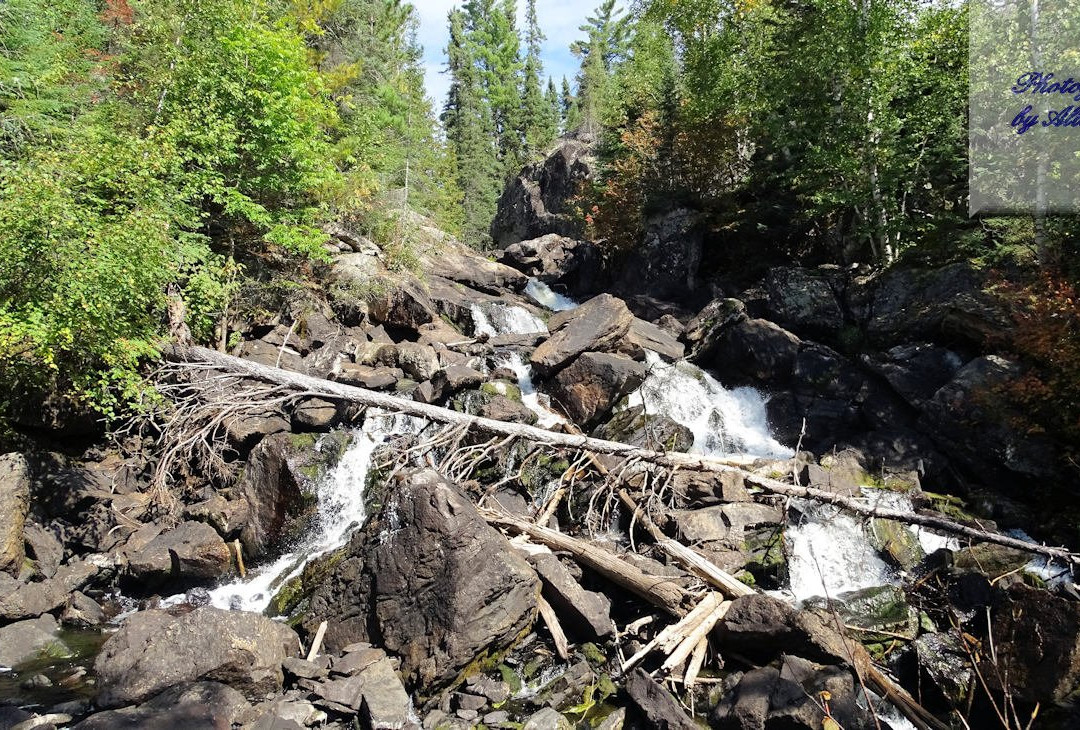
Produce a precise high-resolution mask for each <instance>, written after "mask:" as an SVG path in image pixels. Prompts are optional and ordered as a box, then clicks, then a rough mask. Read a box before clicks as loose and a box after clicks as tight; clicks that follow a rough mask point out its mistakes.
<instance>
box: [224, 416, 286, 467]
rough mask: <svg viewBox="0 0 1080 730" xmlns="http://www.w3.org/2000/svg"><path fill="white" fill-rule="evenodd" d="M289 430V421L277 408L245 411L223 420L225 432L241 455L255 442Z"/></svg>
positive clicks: (249, 449)
mask: <svg viewBox="0 0 1080 730" xmlns="http://www.w3.org/2000/svg"><path fill="white" fill-rule="evenodd" d="M288 430H289V421H288V420H287V419H286V418H285V413H284V412H283V411H281V409H279V408H270V409H267V410H266V411H263V412H262V413H245V414H243V415H240V416H237V417H235V418H230V419H228V420H226V422H225V432H226V435H227V436H228V438H229V442H230V443H232V444H233V445H234V446H235V447H236V448H237V450H238V451H239V452H240V454H241V455H242V456H246V455H247V454H248V452H250V451H251V450H252V449H253V448H254V447H255V445H256V444H258V443H259V442H260V441H262V440H263V439H265V438H266V437H268V436H271V435H273V434H277V433H284V432H286V431H288Z"/></svg>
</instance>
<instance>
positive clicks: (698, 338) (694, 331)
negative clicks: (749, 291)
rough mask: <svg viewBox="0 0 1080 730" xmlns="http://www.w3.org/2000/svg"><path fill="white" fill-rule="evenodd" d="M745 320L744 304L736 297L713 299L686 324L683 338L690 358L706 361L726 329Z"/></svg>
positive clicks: (713, 352) (712, 353)
mask: <svg viewBox="0 0 1080 730" xmlns="http://www.w3.org/2000/svg"><path fill="white" fill-rule="evenodd" d="M745 321H746V305H745V304H743V303H742V302H741V301H739V300H738V299H714V300H713V301H711V302H709V303H708V304H707V305H705V307H704V308H703V309H702V310H701V311H700V312H698V313H697V314H696V315H695V316H694V317H693V318H692V319H691V320H690V321H689V322H687V324H686V328H685V329H684V330H683V335H682V337H683V339H684V340H685V341H686V342H687V344H689V345H690V349H691V354H690V358H691V359H692V360H694V361H695V362H698V361H702V362H706V361H709V360H710V359H712V358H713V356H714V354H715V350H716V347H717V346H718V345H719V343H720V341H721V339H722V338H723V337H724V335H725V334H726V333H727V331H728V330H729V329H730V328H731V327H733V326H735V325H737V324H739V323H741V322H745Z"/></svg>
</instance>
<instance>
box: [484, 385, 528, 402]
mask: <svg viewBox="0 0 1080 730" xmlns="http://www.w3.org/2000/svg"><path fill="white" fill-rule="evenodd" d="M480 392H481V393H483V394H484V395H487V396H492V397H493V396H496V395H501V396H503V397H505V398H509V399H510V400H512V401H517V402H518V403H520V402H521V388H519V387H518V386H517V385H515V384H514V383H511V382H510V381H509V380H489V381H488V382H486V383H484V384H483V385H481V386H480Z"/></svg>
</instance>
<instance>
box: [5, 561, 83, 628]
mask: <svg viewBox="0 0 1080 730" xmlns="http://www.w3.org/2000/svg"><path fill="white" fill-rule="evenodd" d="M100 569H101V568H100V562H99V561H98V560H97V559H96V558H94V557H93V556H91V557H90V558H88V559H84V560H78V561H75V562H74V563H69V564H68V565H62V566H60V567H59V568H58V569H57V571H56V575H55V576H53V577H52V578H47V579H46V580H43V581H40V582H38V583H20V584H19V585H18V587H16V588H15V590H13V591H11V592H10V593H6V594H2V595H0V619H2V620H5V621H18V620H19V619H24V618H33V617H36V616H40V615H41V614H43V613H46V612H47V611H53V610H55V609H57V608H59V607H60V606H63V605H64V603H65V602H66V601H67V599H68V596H69V595H70V594H71V593H72V591H75V590H78V589H79V588H82V587H83V586H84V585H86V584H87V583H88V582H89V581H90V580H91V579H92V578H94V576H96V575H97V574H98V572H99V570H100Z"/></svg>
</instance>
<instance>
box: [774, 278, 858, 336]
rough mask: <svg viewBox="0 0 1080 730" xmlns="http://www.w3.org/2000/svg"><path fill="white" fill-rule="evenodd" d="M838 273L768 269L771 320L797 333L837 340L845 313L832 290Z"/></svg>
mask: <svg viewBox="0 0 1080 730" xmlns="http://www.w3.org/2000/svg"><path fill="white" fill-rule="evenodd" d="M839 274H840V272H839V270H838V269H836V268H821V269H804V268H802V267H799V266H792V267H777V268H773V269H769V273H768V274H766V276H765V291H766V294H767V296H768V310H769V316H770V319H773V320H775V321H776V322H777V323H778V324H780V325H781V326H783V327H787V328H789V329H793V330H796V331H798V332H805V333H807V334H811V335H817V336H824V337H836V336H837V333H839V332H840V330H841V329H842V328H843V326H844V313H843V311H842V310H841V308H840V302H839V301H838V299H837V296H836V292H835V291H834V288H833V287H834V280H836V279H837V278H838V275H839Z"/></svg>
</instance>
